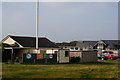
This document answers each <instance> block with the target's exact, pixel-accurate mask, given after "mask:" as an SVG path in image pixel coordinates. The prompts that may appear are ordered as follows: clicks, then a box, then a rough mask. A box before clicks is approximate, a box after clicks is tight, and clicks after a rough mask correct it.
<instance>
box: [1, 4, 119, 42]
mask: <svg viewBox="0 0 120 80" xmlns="http://www.w3.org/2000/svg"><path fill="white" fill-rule="evenodd" d="M35 20H36V3H35V2H3V3H2V26H3V27H2V37H3V38H4V37H6V36H7V35H17V36H35V34H36V33H35V30H36V29H35V26H36V22H35ZM39 36H41V37H47V38H48V39H50V40H52V41H54V42H70V41H73V40H77V41H79V40H101V39H102V40H103V39H104V40H108V39H118V3H117V2H40V6H39Z"/></svg>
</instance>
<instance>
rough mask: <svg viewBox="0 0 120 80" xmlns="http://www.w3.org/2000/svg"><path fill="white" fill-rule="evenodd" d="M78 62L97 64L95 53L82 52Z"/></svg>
mask: <svg viewBox="0 0 120 80" xmlns="http://www.w3.org/2000/svg"><path fill="white" fill-rule="evenodd" d="M80 62H97V52H96V51H82V57H81V59H80Z"/></svg>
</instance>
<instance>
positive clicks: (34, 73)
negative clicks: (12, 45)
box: [2, 60, 120, 78]
mask: <svg viewBox="0 0 120 80" xmlns="http://www.w3.org/2000/svg"><path fill="white" fill-rule="evenodd" d="M119 72H120V71H118V60H107V61H99V62H97V63H76V64H56V65H32V64H31V65H30V64H28V65H25V64H5V63H3V64H2V77H3V78H118V73H119Z"/></svg>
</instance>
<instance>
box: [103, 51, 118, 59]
mask: <svg viewBox="0 0 120 80" xmlns="http://www.w3.org/2000/svg"><path fill="white" fill-rule="evenodd" d="M101 55H102V56H106V57H107V59H111V60H113V59H117V58H118V57H117V56H116V55H114V54H113V52H112V51H103V52H102V53H101Z"/></svg>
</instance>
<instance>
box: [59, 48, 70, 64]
mask: <svg viewBox="0 0 120 80" xmlns="http://www.w3.org/2000/svg"><path fill="white" fill-rule="evenodd" d="M65 51H66V50H60V51H59V52H58V61H59V63H69V55H68V56H67V57H65ZM67 51H68V50H67ZM68 52H69V51H68ZM68 54H69V53H68Z"/></svg>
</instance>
